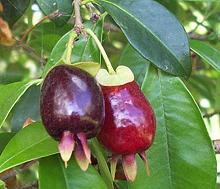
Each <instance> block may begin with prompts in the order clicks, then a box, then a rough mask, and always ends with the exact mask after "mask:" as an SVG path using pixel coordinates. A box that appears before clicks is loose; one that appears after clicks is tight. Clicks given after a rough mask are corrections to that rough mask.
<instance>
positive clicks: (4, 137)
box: [0, 133, 15, 154]
mask: <svg viewBox="0 0 220 189" xmlns="http://www.w3.org/2000/svg"><path fill="white" fill-rule="evenodd" d="M14 135H15V133H0V144H1V145H0V154H1V152H2V150H3V149H4V148H5V146H6V145H7V144H8V142H9V141H10V140H11V138H12V137H13V136H14Z"/></svg>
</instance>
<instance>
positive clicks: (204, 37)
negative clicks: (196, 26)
mask: <svg viewBox="0 0 220 189" xmlns="http://www.w3.org/2000/svg"><path fill="white" fill-rule="evenodd" d="M188 36H189V38H190V39H196V40H200V41H206V40H208V36H207V35H199V34H196V33H193V32H190V33H188Z"/></svg>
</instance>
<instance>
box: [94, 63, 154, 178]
mask: <svg viewBox="0 0 220 189" xmlns="http://www.w3.org/2000/svg"><path fill="white" fill-rule="evenodd" d="M97 80H98V81H99V82H100V84H101V87H102V92H103V95H104V99H105V115H106V116H105V121H104V125H103V127H102V128H101V132H100V133H99V135H98V139H99V141H100V142H101V143H102V144H103V145H104V146H105V147H106V148H107V149H108V150H109V151H111V152H112V154H113V156H112V161H111V169H112V176H113V178H114V174H115V169H116V164H117V160H118V157H119V155H122V165H123V169H124V173H125V176H126V178H127V179H128V180H131V181H133V180H134V179H135V177H136V173H137V166H136V161H135V154H136V153H139V155H140V156H141V158H142V160H143V161H144V163H145V167H146V169H147V173H148V174H149V169H148V165H147V158H146V155H145V150H147V149H148V148H149V147H150V146H151V145H152V142H153V139H154V135H155V129H156V121H155V116H154V113H153V110H152V108H151V105H150V104H149V102H148V101H147V99H146V98H145V96H144V94H143V93H142V92H141V90H140V87H139V86H138V85H137V83H136V82H135V81H134V76H133V73H132V72H131V70H130V69H129V68H127V67H124V66H120V67H118V68H117V70H116V74H112V75H110V74H108V73H107V71H106V70H101V71H100V72H99V73H98V75H97Z"/></svg>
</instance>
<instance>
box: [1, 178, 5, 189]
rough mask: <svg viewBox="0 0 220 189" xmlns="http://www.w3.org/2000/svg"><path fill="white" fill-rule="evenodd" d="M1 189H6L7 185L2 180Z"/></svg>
mask: <svg viewBox="0 0 220 189" xmlns="http://www.w3.org/2000/svg"><path fill="white" fill-rule="evenodd" d="M0 189H5V183H4V182H3V181H1V180H0Z"/></svg>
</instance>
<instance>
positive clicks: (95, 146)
mask: <svg viewBox="0 0 220 189" xmlns="http://www.w3.org/2000/svg"><path fill="white" fill-rule="evenodd" d="M91 148H92V152H93V153H94V155H95V157H96V159H97V161H98V166H99V170H100V173H101V175H102V178H103V180H104V181H105V183H106V185H107V186H108V189H114V186H113V181H112V176H111V173H110V171H109V168H108V164H107V162H106V160H105V157H104V155H103V153H102V149H101V147H100V144H99V143H98V141H97V139H92V141H91Z"/></svg>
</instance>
